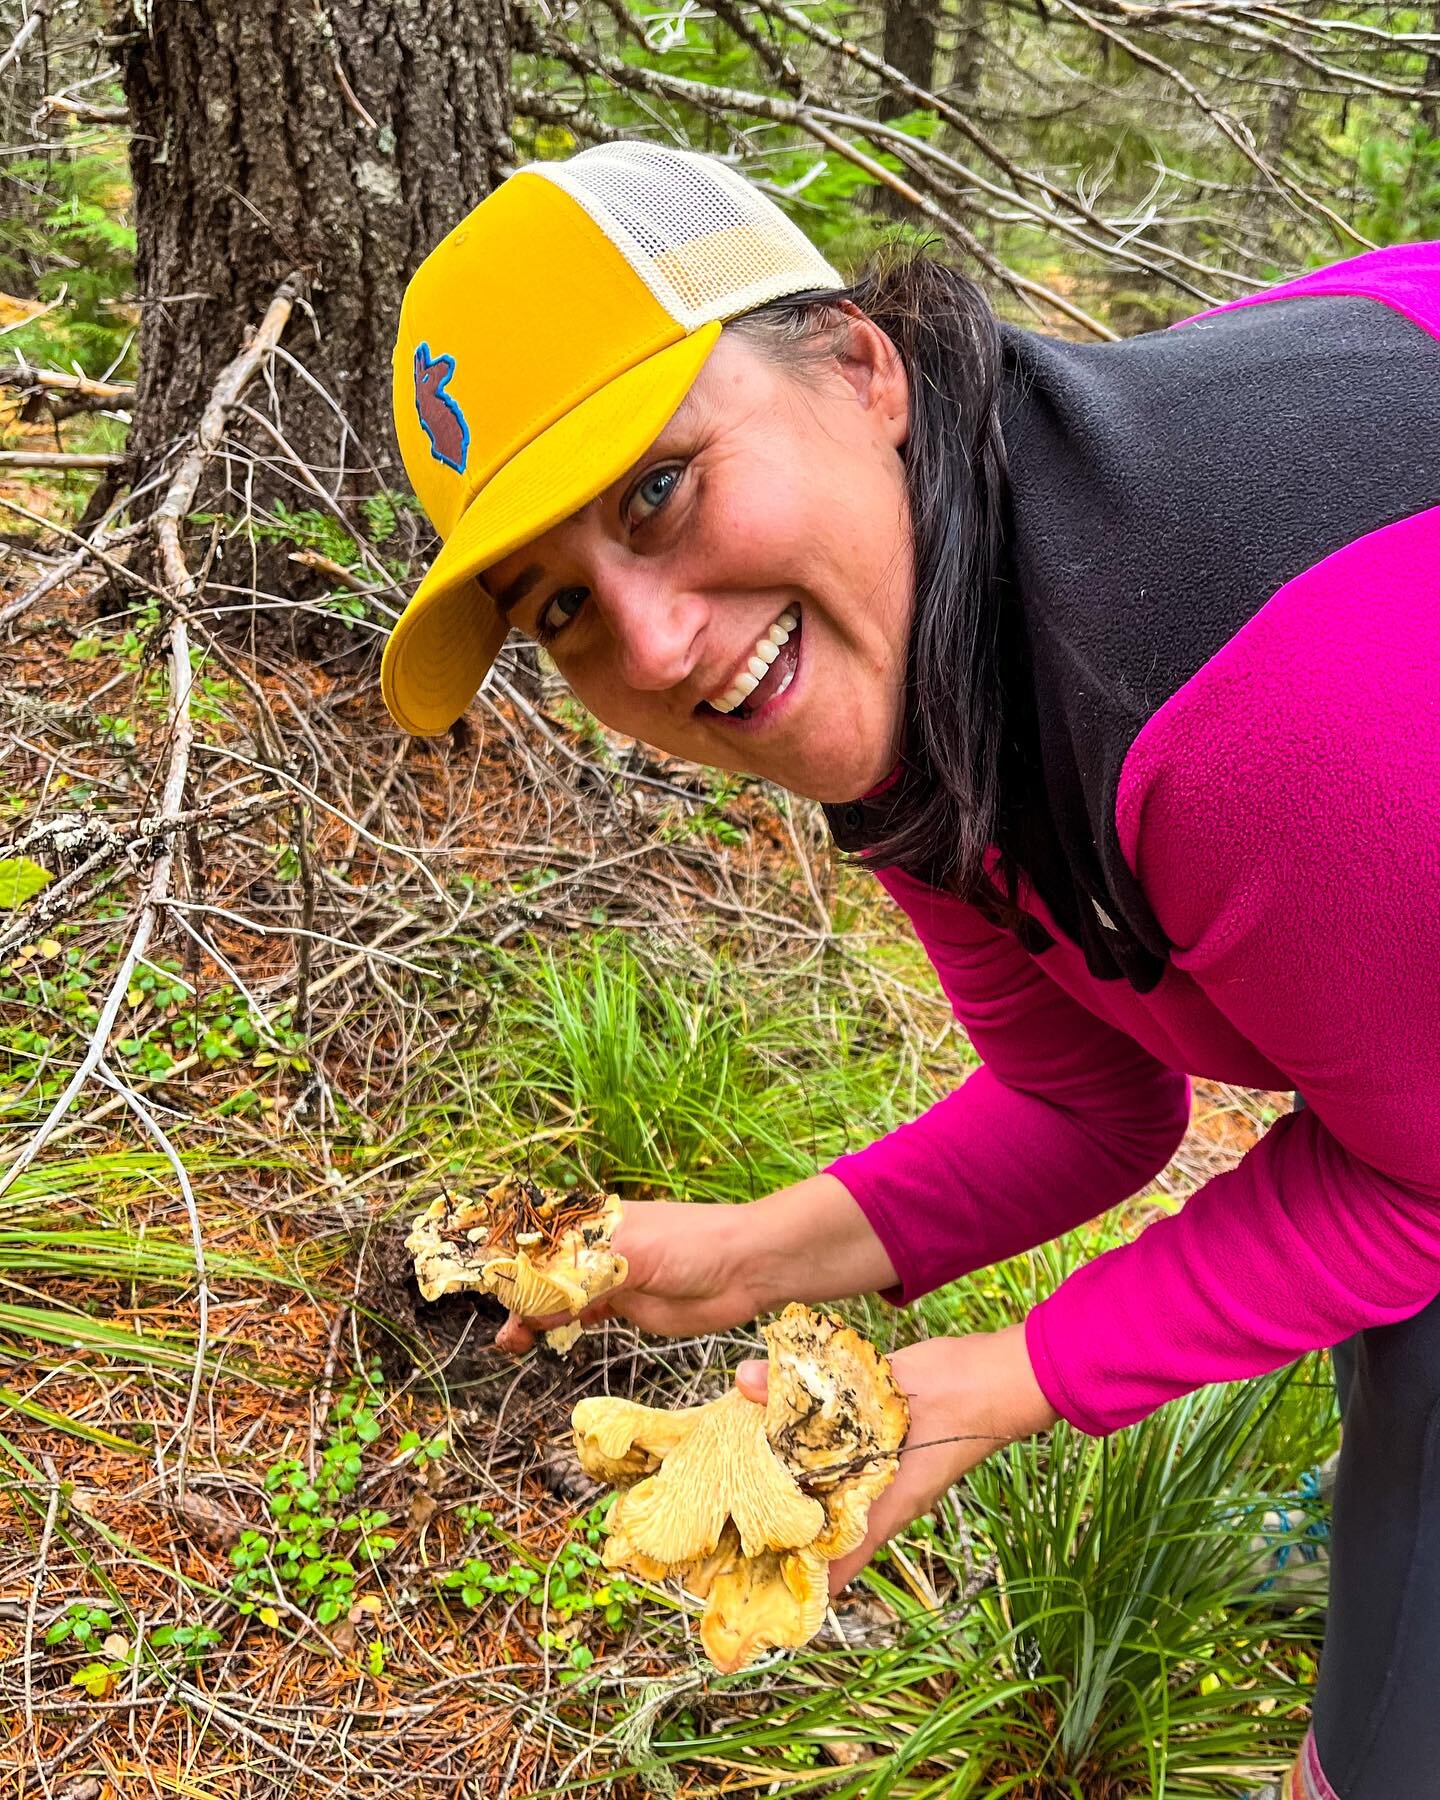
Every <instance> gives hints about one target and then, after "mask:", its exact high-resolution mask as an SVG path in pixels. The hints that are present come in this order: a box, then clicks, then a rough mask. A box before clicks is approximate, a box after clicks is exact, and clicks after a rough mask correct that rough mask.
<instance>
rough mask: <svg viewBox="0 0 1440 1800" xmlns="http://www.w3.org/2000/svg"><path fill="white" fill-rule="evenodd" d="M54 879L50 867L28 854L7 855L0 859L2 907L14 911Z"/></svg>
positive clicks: (0, 899)
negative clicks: (42, 866)
mask: <svg viewBox="0 0 1440 1800" xmlns="http://www.w3.org/2000/svg"><path fill="white" fill-rule="evenodd" d="M53 879H54V878H53V876H52V875H51V873H50V871H49V870H48V869H42V868H41V866H40V864H39V863H37V862H31V860H30V858H29V857H28V856H7V857H5V858H4V859H3V860H0V908H4V909H6V910H7V911H11V912H13V911H14V909H15V908H16V907H17V906H23V905H24V904H25V902H26V901H27V900H29V899H31V898H32V897H33V896H34V895H36V894H38V893H39V892H40V890H41V888H43V887H44V886H45V885H46V883H47V882H49V881H51V880H53Z"/></svg>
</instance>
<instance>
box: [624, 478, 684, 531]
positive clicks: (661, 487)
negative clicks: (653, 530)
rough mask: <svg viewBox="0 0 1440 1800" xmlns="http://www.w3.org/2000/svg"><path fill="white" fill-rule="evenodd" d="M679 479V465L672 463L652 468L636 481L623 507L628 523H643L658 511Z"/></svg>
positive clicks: (672, 491)
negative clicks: (627, 501)
mask: <svg viewBox="0 0 1440 1800" xmlns="http://www.w3.org/2000/svg"><path fill="white" fill-rule="evenodd" d="M679 480H680V469H679V466H678V465H677V464H672V465H671V466H670V467H669V468H665V469H652V470H651V472H650V474H648V475H647V476H646V477H645V478H644V480H643V481H640V482H637V483H636V485H635V486H634V487H633V488H632V489H631V490H630V500H629V503H628V505H627V506H626V509H625V510H626V514H627V516H628V518H629V521H630V523H631V524H632V525H643V524H644V523H645V521H646V519H648V518H649V517H650V516H651V515H652V514H653V513H657V512H659V510H660V508H661V507H662V506H663V505H664V504H665V502H666V501H667V500H668V499H669V498H670V496H671V495H672V494H673V493H674V492H675V489H676V486H677V485H678V483H679ZM637 509H638V516H637Z"/></svg>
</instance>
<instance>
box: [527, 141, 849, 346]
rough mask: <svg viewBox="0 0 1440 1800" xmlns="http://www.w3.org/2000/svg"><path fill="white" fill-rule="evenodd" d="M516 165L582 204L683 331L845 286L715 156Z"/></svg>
mask: <svg viewBox="0 0 1440 1800" xmlns="http://www.w3.org/2000/svg"><path fill="white" fill-rule="evenodd" d="M519 172H523V173H524V174H527V175H543V176H544V177H545V179H546V180H547V181H553V182H554V183H555V185H556V186H557V187H560V188H563V189H564V190H565V192H566V193H567V194H569V195H570V196H571V198H572V199H574V200H576V201H578V202H579V204H580V205H581V206H583V207H584V208H585V210H586V212H587V213H589V215H590V217H591V218H592V219H594V221H595V223H596V224H597V225H598V226H599V227H600V229H601V230H602V231H603V232H604V233H605V235H606V236H607V237H608V238H609V239H610V241H611V242H612V243H613V244H614V245H615V247H616V248H617V249H618V250H619V251H620V253H621V254H622V255H623V256H624V258H625V260H626V261H627V262H628V263H629V264H630V266H631V267H632V268H633V269H634V270H635V272H636V273H637V274H638V275H639V276H640V277H641V279H642V280H643V281H644V282H645V285H646V286H647V287H648V288H649V289H650V291H651V293H652V294H654V296H655V298H656V299H657V300H658V301H659V302H660V304H661V305H662V306H663V307H664V308H665V310H666V311H667V312H668V313H669V314H670V315H671V317H672V318H673V319H675V320H676V322H677V323H678V324H680V325H682V326H683V327H684V329H685V330H686V331H687V332H690V331H694V330H696V328H697V327H699V326H701V325H705V324H708V323H709V322H710V320H712V319H733V318H735V317H737V315H739V314H740V313H744V312H749V311H750V310H751V309H752V308H753V307H756V306H763V305H764V304H765V302H766V301H767V300H775V299H778V298H779V297H780V295H781V294H798V293H801V292H804V291H807V290H809V289H811V288H841V287H843V286H844V285H845V284H844V282H843V281H842V280H841V278H840V276H839V275H838V274H837V273H836V272H835V270H834V269H832V268H831V266H830V264H829V263H828V262H826V260H825V258H824V257H823V256H821V254H820V252H819V251H818V250H817V249H816V248H815V246H814V245H813V244H812V243H811V242H810V240H809V239H808V238H807V237H806V236H805V234H804V232H803V231H801V230H800V229H799V228H798V226H795V225H792V224H791V222H790V220H789V219H787V218H786V217H785V215H784V213H783V212H781V210H780V208H779V207H778V206H776V205H775V203H774V202H773V201H772V200H770V199H768V198H767V197H766V196H765V195H764V194H762V193H760V192H759V191H758V190H757V189H755V188H753V187H751V186H750V184H749V182H747V181H746V180H745V179H744V178H743V177H742V176H740V175H737V174H736V173H735V171H734V170H733V169H731V168H728V167H727V166H726V165H725V164H724V163H721V162H717V161H716V160H715V159H714V158H713V157H710V156H701V155H699V154H698V153H696V152H695V151H691V150H672V149H671V148H670V147H669V146H668V145H665V144H650V143H621V144H597V145H595V146H594V148H593V149H590V150H582V151H581V152H580V154H579V155H578V156H572V157H570V158H569V159H568V161H565V162H547V163H527V164H526V165H525V168H524V170H523V171H519Z"/></svg>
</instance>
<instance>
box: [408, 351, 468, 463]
mask: <svg viewBox="0 0 1440 1800" xmlns="http://www.w3.org/2000/svg"><path fill="white" fill-rule="evenodd" d="M454 373H455V358H454V357H453V356H431V354H430V346H429V345H428V344H420V345H418V346H417V347H416V351H415V412H416V414H417V416H418V418H419V420H420V424H421V427H422V428H423V430H424V432H425V435H426V437H428V438H429V440H430V454H431V455H432V456H433V457H435V458H436V460H437V461H438V462H443V463H444V464H445V465H446V466H447V467H448V468H451V469H454V471H455V473H456V474H457V475H460V474H463V473H464V470H465V457H466V454H467V453H468V451H469V449H470V427H469V425H468V424H467V423H466V421H465V415H464V413H463V412H461V410H460V403H459V401H458V400H453V399H452V398H451V397H450V395H449V394H447V393H446V392H445V389H446V388H447V387H448V386H449V384H450V377H451V376H452V375H453V374H454Z"/></svg>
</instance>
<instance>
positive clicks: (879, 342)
mask: <svg viewBox="0 0 1440 1800" xmlns="http://www.w3.org/2000/svg"><path fill="white" fill-rule="evenodd" d="M839 310H840V311H841V312H842V313H843V314H844V315H845V320H846V332H845V338H844V340H843V342H842V344H841V347H840V351H839V362H840V371H841V373H842V374H843V375H844V377H845V379H846V380H847V381H848V382H849V384H850V386H851V387H852V388H853V389H854V391H855V397H856V399H858V400H859V402H860V404H861V405H862V406H863V407H864V408H865V409H866V411H867V412H869V413H871V414H872V415H873V417H874V421H875V423H876V425H878V426H879V427H880V429H881V430H882V431H883V433H884V435H885V437H886V439H887V441H888V442H889V444H890V445H891V447H892V448H893V449H896V450H899V449H902V448H903V447H904V445H905V441H906V439H907V438H908V437H909V435H910V381H909V377H908V376H907V375H906V373H905V364H904V363H903V362H902V361H901V358H900V352H899V351H898V350H897V349H896V348H895V345H894V343H893V342H892V341H891V339H890V338H889V337H888V336H887V334H886V333H885V332H883V331H882V330H881V329H880V327H879V326H878V325H877V324H876V323H875V321H874V320H873V319H872V318H870V316H869V315H868V314H867V313H863V312H861V310H860V308H859V307H858V306H857V305H856V304H855V302H854V301H853V300H842V301H840V302H839Z"/></svg>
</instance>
